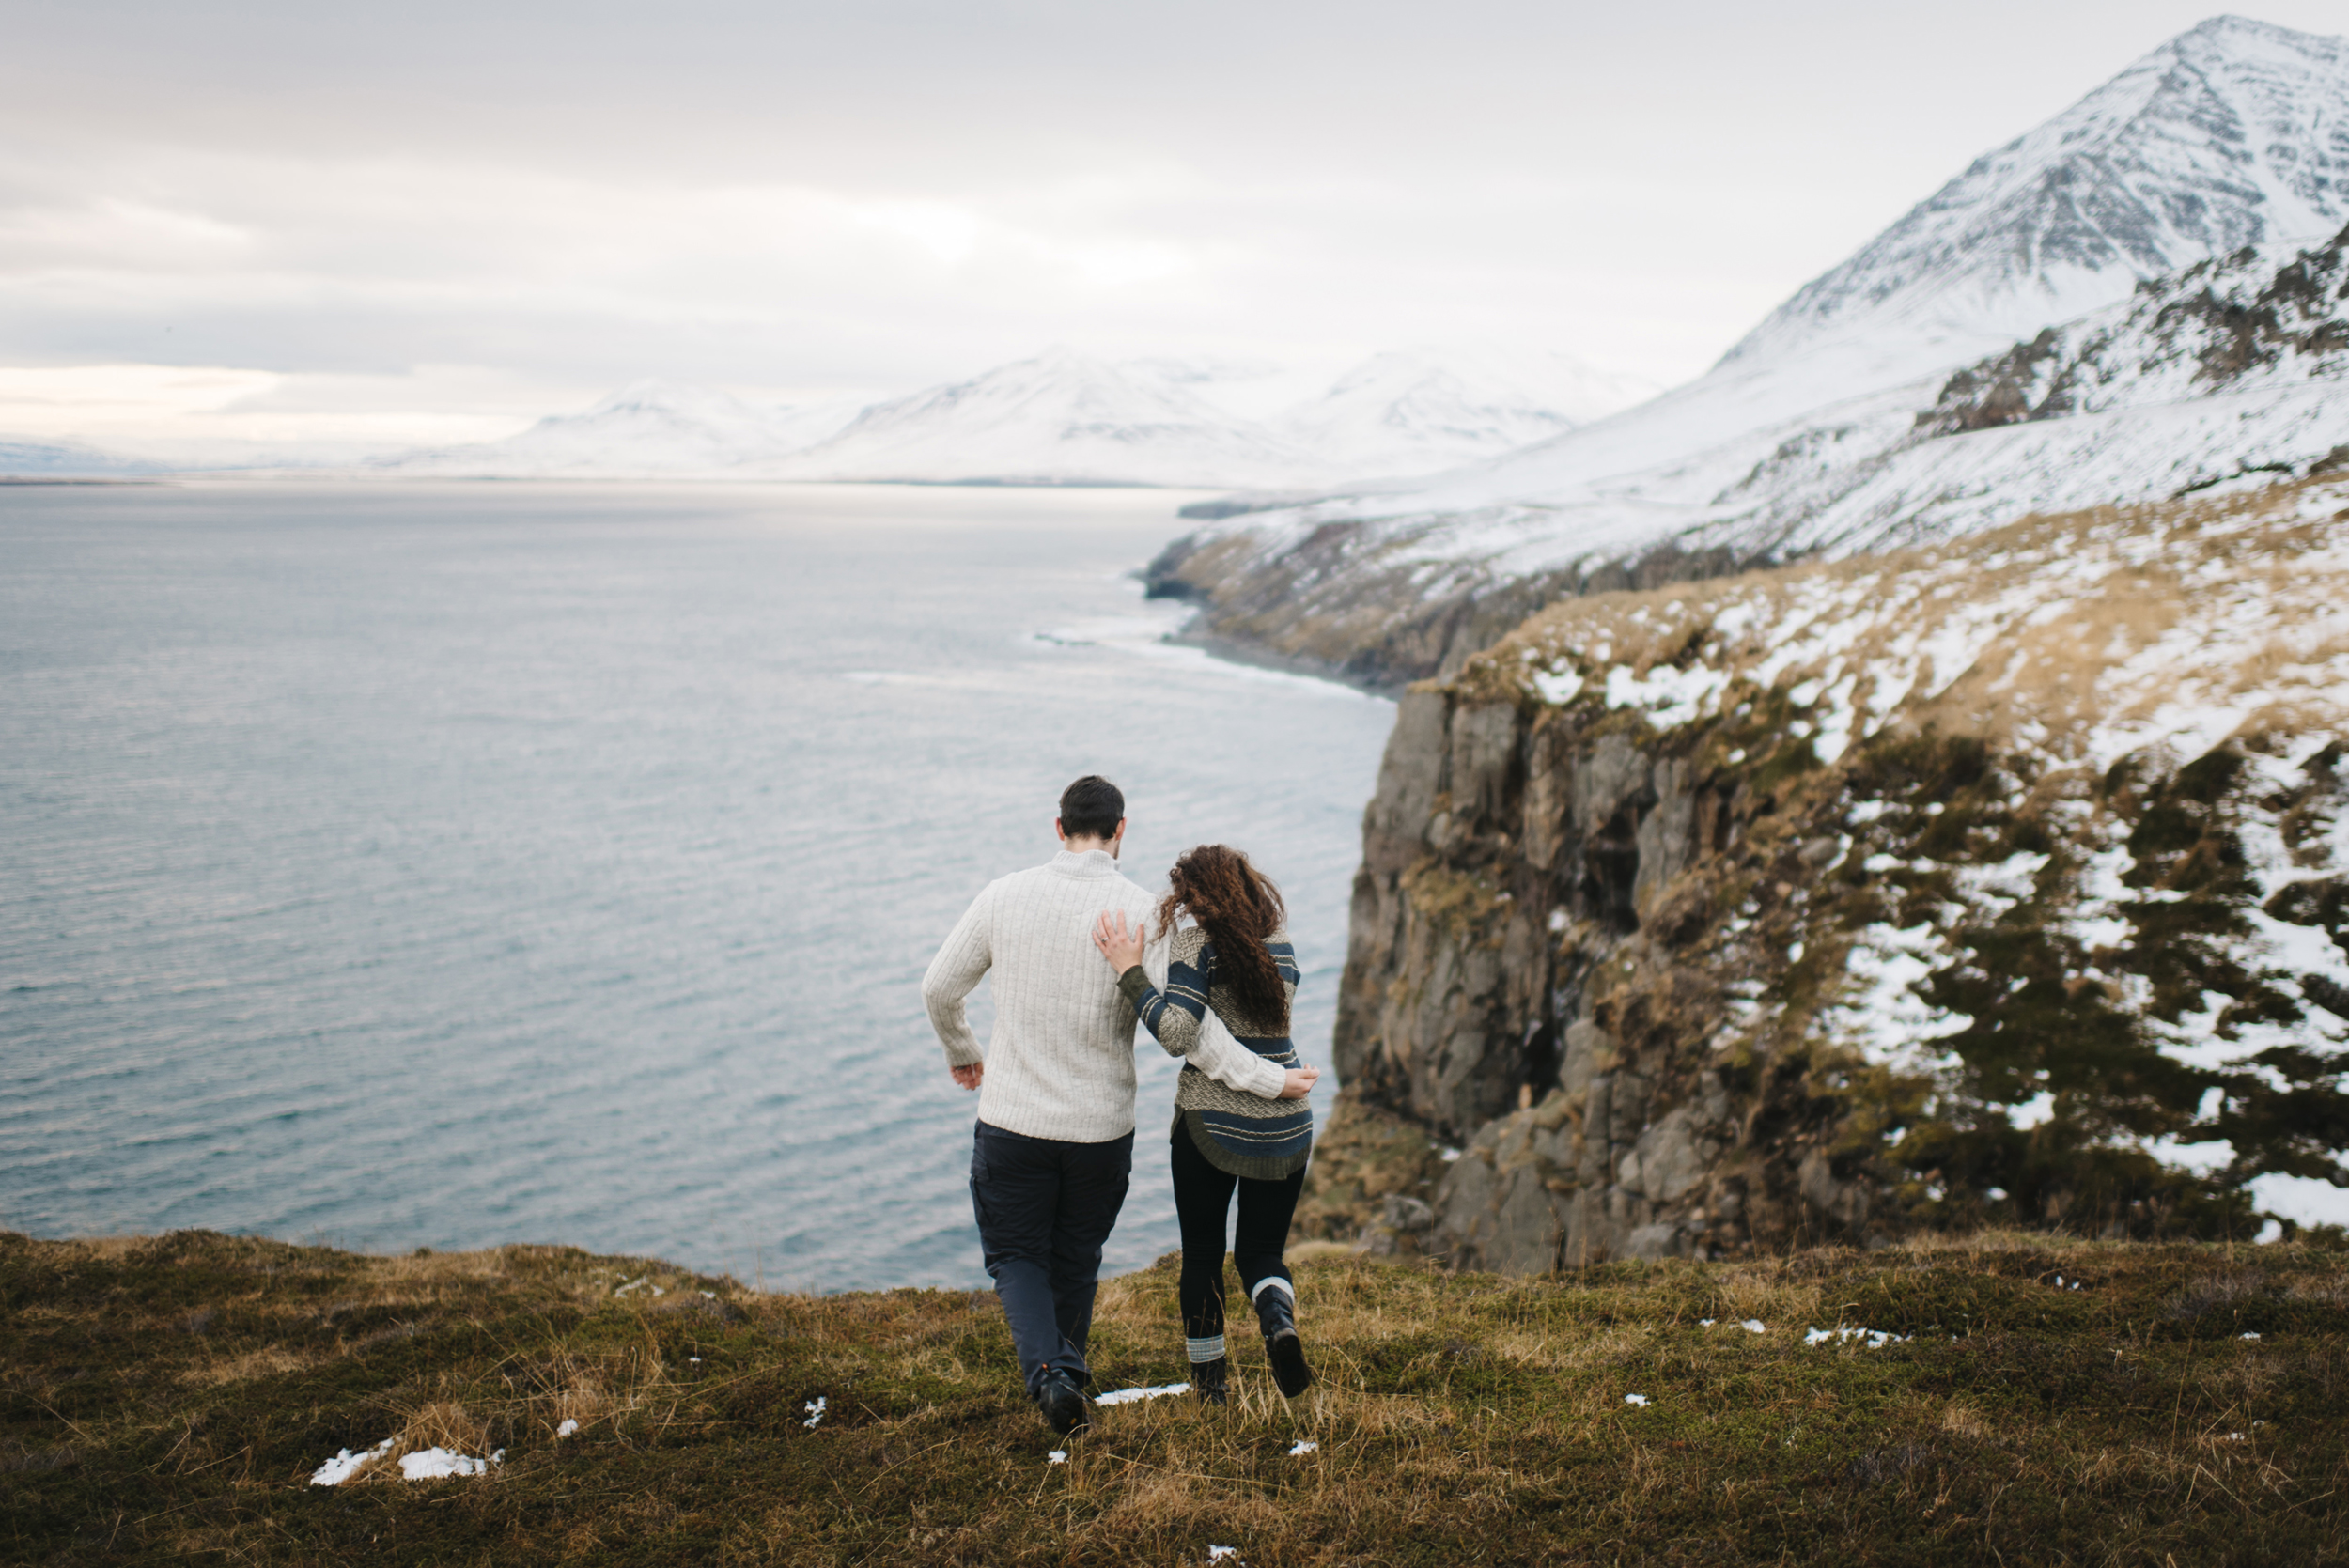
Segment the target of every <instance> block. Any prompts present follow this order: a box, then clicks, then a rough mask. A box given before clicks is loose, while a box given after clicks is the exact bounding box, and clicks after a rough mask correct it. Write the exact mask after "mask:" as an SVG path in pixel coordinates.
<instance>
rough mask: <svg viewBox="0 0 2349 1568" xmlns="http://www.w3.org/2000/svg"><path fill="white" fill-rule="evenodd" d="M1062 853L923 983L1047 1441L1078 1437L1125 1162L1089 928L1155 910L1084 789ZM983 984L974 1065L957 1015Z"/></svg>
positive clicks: (1064, 831)
mask: <svg viewBox="0 0 2349 1568" xmlns="http://www.w3.org/2000/svg"><path fill="white" fill-rule="evenodd" d="M1052 827H1053V831H1055V832H1056V833H1057V834H1058V835H1059V836H1060V844H1061V848H1060V853H1059V854H1057V855H1054V856H1053V857H1052V858H1051V859H1050V861H1048V862H1045V863H1044V864H1042V865H1040V866H1036V867H1034V868H1033V869H1032V870H1028V871H1021V872H1016V873H1014V874H1013V875H1011V876H1009V877H1003V878H1001V879H1000V880H997V881H993V882H989V883H988V885H987V888H986V889H985V891H983V892H982V893H980V894H979V896H978V897H977V899H975V900H974V901H973V902H972V905H971V908H970V909H969V911H968V912H967V913H965V914H964V915H963V917H962V919H961V920H960V921H959V922H958V923H957V924H956V926H955V929H954V932H953V934H952V935H950V936H948V937H947V939H946V943H945V945H944V946H943V947H941V948H940V949H939V950H938V956H937V957H936V958H934V959H932V960H931V961H930V967H929V971H928V972H927V973H926V974H925V975H923V977H922V1000H923V1001H924V1002H925V1003H926V1005H927V1006H928V1008H929V1014H930V1026H931V1027H932V1028H933V1029H935V1030H937V1031H938V1038H939V1040H940V1041H941V1043H942V1044H943V1045H944V1046H945V1048H946V1061H947V1064H948V1070H949V1071H950V1072H951V1073H952V1074H953V1075H954V1079H955V1081H956V1082H957V1083H958V1084H960V1085H962V1086H963V1087H964V1088H965V1089H976V1090H977V1091H978V1092H979V1119H978V1126H977V1129H976V1131H975V1132H974V1134H973V1138H972V1153H971V1205H972V1208H973V1209H974V1210H976V1211H977V1214H978V1220H979V1244H980V1246H981V1248H982V1250H983V1251H984V1254H985V1257H986V1262H987V1272H988V1275H989V1276H990V1277H991V1278H992V1279H993V1280H994V1281H995V1293H996V1295H997V1296H1000V1297H1001V1298H1002V1300H1003V1315H1004V1317H1005V1318H1007V1319H1009V1320H1010V1324H1011V1338H1012V1344H1013V1346H1014V1347H1015V1348H1016V1349H1017V1350H1018V1352H1019V1370H1020V1371H1021V1372H1022V1373H1023V1374H1025V1375H1026V1378H1027V1385H1028V1395H1029V1397H1030V1398H1031V1399H1033V1400H1034V1402H1035V1404H1036V1407H1037V1408H1038V1409H1039V1410H1041V1411H1042V1412H1043V1415H1044V1419H1045V1420H1046V1421H1048V1422H1050V1425H1051V1428H1052V1430H1053V1431H1054V1432H1056V1433H1061V1434H1066V1433H1068V1432H1071V1431H1073V1430H1075V1429H1076V1428H1078V1427H1081V1426H1083V1425H1085V1424H1086V1422H1087V1414H1086V1409H1085V1400H1084V1392H1083V1389H1084V1385H1085V1383H1086V1381H1087V1379H1088V1377H1089V1376H1090V1372H1089V1369H1088V1368H1087V1366H1086V1364H1085V1341H1086V1339H1087V1337H1088V1336H1089V1334H1090V1332H1091V1330H1092V1327H1093V1296H1094V1288H1095V1281H1096V1280H1097V1276H1098V1274H1099V1270H1100V1266H1101V1244H1102V1243H1103V1242H1104V1241H1106V1240H1108V1239H1109V1234H1110V1229H1111V1227H1112V1226H1113V1225H1115V1224H1116V1223H1117V1211H1118V1209H1119V1208H1120V1207H1121V1206H1122V1205H1123V1204H1124V1203H1125V1202H1126V1184H1127V1178H1128V1175H1129V1173H1130V1172H1132V1169H1133V1154H1134V1012H1133V1008H1132V1006H1131V1005H1130V1004H1129V1003H1128V1001H1126V999H1125V997H1124V996H1123V995H1122V994H1120V992H1119V991H1118V988H1117V976H1116V975H1115V974H1113V973H1112V972H1111V970H1110V969H1109V966H1108V965H1106V964H1104V963H1103V962H1102V961H1101V958H1100V955H1098V954H1097V953H1096V952H1095V951H1094V945H1093V925H1094V922H1095V920H1096V919H1097V917H1098V916H1100V915H1102V914H1104V913H1107V912H1110V911H1122V912H1123V913H1124V914H1125V915H1127V916H1128V917H1129V918H1130V919H1132V920H1133V921H1134V922H1135V923H1136V924H1140V923H1141V922H1142V921H1143V920H1144V919H1146V918H1147V917H1148V915H1149V913H1150V910H1151V908H1152V905H1153V904H1154V903H1155V900H1153V899H1152V898H1151V896H1150V895H1149V894H1148V893H1144V892H1143V891H1142V889H1140V888H1139V887H1136V886H1135V885H1134V884H1133V883H1132V882H1129V881H1128V880H1127V879H1126V877H1123V876H1122V875H1120V874H1119V872H1118V869H1117V855H1118V851H1119V849H1120V848H1121V847H1122V846H1124V844H1125V840H1126V798H1125V796H1124V795H1122V794H1120V793H1119V791H1118V788H1117V786H1116V785H1115V784H1111V783H1110V782H1109V781H1108V780H1107V779H1104V778H1100V777H1097V776H1096V775H1093V774H1087V775H1086V776H1085V777H1083V778H1081V779H1079V780H1078V781H1077V782H1076V783H1075V784H1070V785H1069V786H1068V787H1067V788H1066V790H1064V791H1063V792H1062V793H1061V798H1060V815H1059V817H1058V818H1057V819H1056V820H1055V821H1054V822H1053V824H1052ZM989 970H992V971H993V973H994V977H995V978H994V993H995V1029H994V1033H993V1036H992V1038H991V1039H990V1040H989V1041H988V1049H987V1050H986V1051H985V1052H984V1053H982V1052H981V1050H980V1048H979V1042H978V1040H977V1038H976V1037H975V1036H973V1035H972V1032H971V1024H970V1020H969V1019H968V1017H966V1016H965V1014H964V1010H963V999H964V998H966V997H968V996H969V995H970V994H971V992H972V988H973V987H975V986H977V985H978V983H979V979H980V977H981V976H982V975H984V974H986V973H988V971H989Z"/></svg>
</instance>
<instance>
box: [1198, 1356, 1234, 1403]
mask: <svg viewBox="0 0 2349 1568" xmlns="http://www.w3.org/2000/svg"><path fill="white" fill-rule="evenodd" d="M1231 1369H1232V1363H1231V1362H1230V1361H1229V1360H1228V1359H1226V1358H1223V1357H1221V1356H1218V1357H1217V1358H1215V1359H1214V1360H1212V1361H1193V1362H1191V1364H1190V1391H1191V1392H1192V1393H1194V1394H1197V1395H1198V1396H1199V1402H1200V1403H1201V1404H1202V1405H1221V1404H1223V1403H1224V1401H1225V1400H1226V1399H1228V1398H1229V1397H1230V1389H1231Z"/></svg>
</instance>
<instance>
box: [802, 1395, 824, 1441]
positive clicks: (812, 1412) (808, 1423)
mask: <svg viewBox="0 0 2349 1568" xmlns="http://www.w3.org/2000/svg"><path fill="white" fill-rule="evenodd" d="M831 1403H832V1400H831V1398H830V1397H829V1396H827V1395H824V1394H817V1396H816V1397H815V1398H814V1399H811V1400H809V1401H808V1402H807V1404H806V1405H802V1406H801V1408H802V1409H804V1410H806V1412H807V1420H805V1421H801V1423H800V1424H801V1426H804V1427H806V1428H807V1429H808V1430H809V1431H811V1432H813V1431H814V1430H815V1429H816V1423H817V1421H822V1420H823V1419H824V1409H825V1407H826V1406H827V1405H830V1404H831Z"/></svg>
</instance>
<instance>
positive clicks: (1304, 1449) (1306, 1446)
mask: <svg viewBox="0 0 2349 1568" xmlns="http://www.w3.org/2000/svg"><path fill="white" fill-rule="evenodd" d="M1319 1447H1321V1445H1320V1444H1319V1443H1310V1442H1307V1441H1306V1440H1305V1439H1304V1438H1302V1437H1299V1439H1297V1445H1296V1446H1295V1447H1294V1448H1292V1449H1290V1450H1289V1457H1290V1458H1291V1459H1295V1458H1297V1457H1298V1456H1299V1455H1300V1454H1307V1453H1311V1452H1314V1451H1315V1449H1318V1448H1319Z"/></svg>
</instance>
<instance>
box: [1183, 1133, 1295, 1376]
mask: <svg viewBox="0 0 2349 1568" xmlns="http://www.w3.org/2000/svg"><path fill="white" fill-rule="evenodd" d="M1173 1154H1174V1165H1175V1214H1176V1216H1177V1217H1179V1218H1180V1219H1181V1220H1182V1226H1183V1282H1182V1286H1181V1289H1180V1291H1179V1293H1178V1294H1179V1296H1180V1297H1181V1300H1182V1304H1183V1333H1184V1335H1185V1336H1186V1337H1187V1338H1189V1339H1190V1340H1191V1341H1192V1342H1194V1350H1195V1349H1196V1348H1197V1343H1196V1342H1199V1341H1203V1340H1210V1339H1218V1338H1221V1335H1222V1333H1223V1226H1224V1221H1225V1220H1226V1219H1228V1218H1229V1217H1230V1215H1231V1212H1232V1189H1233V1188H1235V1187H1237V1188H1239V1228H1238V1230H1237V1233H1236V1234H1234V1235H1233V1237H1232V1260H1233V1262H1235V1263H1237V1264H1238V1265H1239V1282H1240V1284H1241V1285H1242V1286H1243V1287H1245V1288H1246V1290H1247V1291H1248V1295H1249V1298H1250V1299H1251V1300H1253V1299H1254V1298H1255V1294H1256V1287H1257V1286H1258V1285H1259V1284H1261V1283H1262V1282H1263V1281H1266V1280H1279V1281H1283V1284H1286V1283H1287V1282H1288V1278H1289V1270H1288V1265H1286V1264H1284V1263H1283V1262H1282V1261H1281V1253H1282V1251H1283V1249H1285V1248H1286V1247H1287V1245H1288V1239H1289V1219H1290V1218H1291V1217H1292V1216H1294V1215H1295V1214H1296V1212H1297V1195H1298V1194H1299V1192H1301V1191H1303V1190H1304V1188H1305V1172H1302V1171H1299V1172H1297V1173H1296V1174H1295V1175H1293V1176H1289V1177H1287V1178H1285V1179H1284V1180H1282V1181H1277V1182H1260V1181H1252V1180H1250V1179H1249V1178H1248V1177H1246V1176H1235V1175H1233V1174H1232V1173H1231V1172H1228V1171H1219V1170H1218V1169H1216V1168H1215V1167H1214V1166H1213V1165H1211V1164H1209V1163H1208V1162H1207V1157H1206V1156H1205V1155H1203V1154H1201V1153H1200V1152H1199V1146H1198V1145H1197V1144H1196V1143H1194V1142H1192V1141H1191V1137H1190V1128H1189V1127H1186V1126H1177V1127H1176V1128H1175V1139H1174V1143H1173ZM1275 1288H1276V1289H1277V1288H1279V1287H1275Z"/></svg>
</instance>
